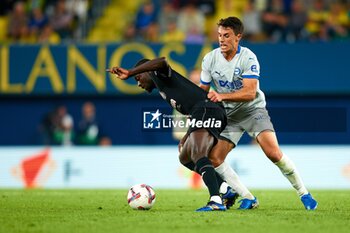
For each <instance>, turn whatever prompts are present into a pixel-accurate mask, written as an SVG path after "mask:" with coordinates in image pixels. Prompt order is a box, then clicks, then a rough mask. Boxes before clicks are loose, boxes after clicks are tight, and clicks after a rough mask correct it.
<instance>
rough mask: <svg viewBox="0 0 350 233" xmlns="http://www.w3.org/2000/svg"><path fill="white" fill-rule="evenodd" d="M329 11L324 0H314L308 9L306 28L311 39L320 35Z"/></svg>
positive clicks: (315, 38) (318, 37)
mask: <svg viewBox="0 0 350 233" xmlns="http://www.w3.org/2000/svg"><path fill="white" fill-rule="evenodd" d="M328 15H329V11H328V10H327V8H326V5H325V3H324V0H314V1H313V4H312V7H311V8H310V9H309V10H308V21H307V23H306V30H307V32H308V34H309V38H310V39H311V40H318V39H320V38H321V37H322V36H321V34H322V32H323V31H324V29H323V28H324V26H325V24H326V21H327V18H328Z"/></svg>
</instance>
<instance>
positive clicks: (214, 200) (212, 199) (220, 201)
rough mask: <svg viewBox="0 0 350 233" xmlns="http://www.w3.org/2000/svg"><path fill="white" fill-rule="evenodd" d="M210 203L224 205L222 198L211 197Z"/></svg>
mask: <svg viewBox="0 0 350 233" xmlns="http://www.w3.org/2000/svg"><path fill="white" fill-rule="evenodd" d="M210 201H213V202H216V203H219V204H222V200H221V197H220V196H211V197H210Z"/></svg>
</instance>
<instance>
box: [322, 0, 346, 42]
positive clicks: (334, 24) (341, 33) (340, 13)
mask: <svg viewBox="0 0 350 233" xmlns="http://www.w3.org/2000/svg"><path fill="white" fill-rule="evenodd" d="M349 24H350V20H349V15H348V12H347V9H346V7H345V4H342V3H340V2H335V3H332V4H331V5H330V13H329V16H328V18H327V21H326V25H325V30H326V31H325V33H324V34H323V35H324V38H323V39H325V40H329V39H333V40H334V39H344V38H346V37H347V36H348V31H347V30H348V27H349Z"/></svg>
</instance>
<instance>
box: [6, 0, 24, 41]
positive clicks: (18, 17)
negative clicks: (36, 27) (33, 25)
mask: <svg viewBox="0 0 350 233" xmlns="http://www.w3.org/2000/svg"><path fill="white" fill-rule="evenodd" d="M27 25H28V16H27V14H26V11H25V4H24V3H23V2H16V3H15V5H14V8H13V11H12V12H11V13H10V17H9V24H8V35H9V37H10V38H11V39H14V40H15V41H17V40H19V39H20V37H21V35H23V33H24V31H25V30H26V27H28V26H27Z"/></svg>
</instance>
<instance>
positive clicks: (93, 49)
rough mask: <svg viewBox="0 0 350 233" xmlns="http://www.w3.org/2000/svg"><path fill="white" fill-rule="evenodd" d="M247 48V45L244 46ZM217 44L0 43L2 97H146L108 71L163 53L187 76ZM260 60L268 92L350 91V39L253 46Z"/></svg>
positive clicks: (0, 91) (129, 66)
mask: <svg viewBox="0 0 350 233" xmlns="http://www.w3.org/2000/svg"><path fill="white" fill-rule="evenodd" d="M243 46H245V44H243ZM215 47H216V45H215V44H204V45H189V44H187V45H186V44H182V43H174V44H146V43H139V42H134V43H124V44H96V45H87V44H77V45H75V44H70V45H52V46H48V45H10V46H7V45H4V46H0V68H1V71H0V94H1V95H100V94H102V95H140V94H141V95H142V94H144V91H143V90H141V89H140V88H138V87H137V85H136V82H135V81H134V80H128V81H126V82H124V81H121V80H118V79H116V78H114V77H113V76H112V75H110V74H108V73H107V72H106V71H105V69H106V68H107V67H112V66H122V67H125V68H131V67H132V66H133V65H134V64H135V63H136V61H137V60H139V59H141V58H144V57H146V58H154V57H161V56H164V57H166V58H167V59H168V61H169V63H170V64H171V66H172V67H173V68H174V69H175V70H177V71H178V72H179V73H181V74H183V75H184V76H187V74H188V72H189V71H190V70H191V69H193V68H194V67H199V68H200V65H201V61H202V58H203V56H204V55H205V54H206V53H207V52H209V51H210V50H211V49H213V48H215ZM247 47H249V48H251V49H252V51H254V52H255V53H256V55H257V56H258V60H259V62H260V64H261V79H260V84H261V87H262V89H263V90H264V91H265V92H267V93H268V94H269V93H271V94H287V95H289V94H333V95H334V94H336V95H337V94H349V93H350V78H349V76H348V73H347V68H346V67H347V66H348V63H349V59H348V54H350V44H349V43H327V44H325V43H315V44H310V43H308V44H294V45H289V44H249V45H247Z"/></svg>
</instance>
